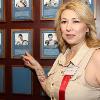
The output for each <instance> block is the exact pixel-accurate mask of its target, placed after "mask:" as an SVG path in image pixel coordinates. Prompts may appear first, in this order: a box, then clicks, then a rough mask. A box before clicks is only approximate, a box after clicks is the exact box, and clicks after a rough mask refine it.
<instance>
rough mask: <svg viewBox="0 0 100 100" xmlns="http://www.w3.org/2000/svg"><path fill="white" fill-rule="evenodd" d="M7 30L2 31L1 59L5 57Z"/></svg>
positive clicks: (0, 35) (0, 43) (0, 30)
mask: <svg viewBox="0 0 100 100" xmlns="http://www.w3.org/2000/svg"><path fill="white" fill-rule="evenodd" d="M4 39H5V30H3V29H0V58H4V57H5V41H4Z"/></svg>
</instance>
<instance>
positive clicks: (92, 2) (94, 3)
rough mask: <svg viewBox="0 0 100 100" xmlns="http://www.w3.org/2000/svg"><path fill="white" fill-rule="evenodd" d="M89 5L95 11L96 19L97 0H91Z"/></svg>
mask: <svg viewBox="0 0 100 100" xmlns="http://www.w3.org/2000/svg"><path fill="white" fill-rule="evenodd" d="M89 5H90V8H91V10H92V11H93V14H94V19H96V0H89Z"/></svg>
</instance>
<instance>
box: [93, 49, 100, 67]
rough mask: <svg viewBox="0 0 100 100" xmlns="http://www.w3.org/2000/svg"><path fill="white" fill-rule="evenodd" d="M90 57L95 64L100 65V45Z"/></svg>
mask: <svg viewBox="0 0 100 100" xmlns="http://www.w3.org/2000/svg"><path fill="white" fill-rule="evenodd" d="M92 59H93V62H94V64H95V66H96V67H100V47H98V48H96V49H95V51H94V53H93V56H92Z"/></svg>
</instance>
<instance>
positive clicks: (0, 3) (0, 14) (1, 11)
mask: <svg viewBox="0 0 100 100" xmlns="http://www.w3.org/2000/svg"><path fill="white" fill-rule="evenodd" d="M4 4H5V0H0V21H1V22H2V21H4V20H5V7H4Z"/></svg>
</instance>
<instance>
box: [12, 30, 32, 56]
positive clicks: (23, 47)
mask: <svg viewBox="0 0 100 100" xmlns="http://www.w3.org/2000/svg"><path fill="white" fill-rule="evenodd" d="M11 39H12V40H11V44H12V50H11V51H12V52H11V57H12V58H20V57H21V56H22V55H24V54H25V52H26V51H27V52H29V53H30V54H31V55H32V54H33V30H32V29H12V30H11Z"/></svg>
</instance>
